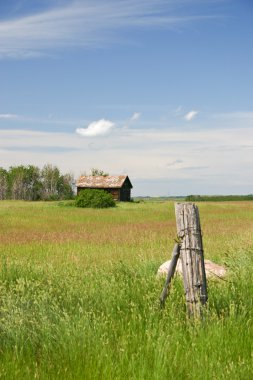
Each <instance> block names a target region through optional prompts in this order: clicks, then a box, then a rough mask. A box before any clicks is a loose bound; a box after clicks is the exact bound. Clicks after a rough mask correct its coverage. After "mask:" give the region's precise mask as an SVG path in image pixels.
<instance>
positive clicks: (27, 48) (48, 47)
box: [0, 0, 213, 58]
mask: <svg viewBox="0 0 253 380" xmlns="http://www.w3.org/2000/svg"><path fill="white" fill-rule="evenodd" d="M177 3H178V1H176V0H171V1H169V2H168V1H164V0H149V1H146V0H138V1H134V0H128V1H116V0H110V1H101V0H86V1H74V0H72V1H69V2H68V4H67V5H64V6H62V7H57V8H52V9H49V10H46V11H43V12H41V13H36V14H32V15H31V14H30V15H26V16H22V17H19V18H15V19H11V20H10V19H8V20H5V21H3V19H2V20H1V21H0V57H2V58H6V57H8V58H31V57H40V56H41V55H45V54H46V55H48V54H49V55H50V54H51V53H52V54H55V51H56V50H57V49H62V48H65V47H71V48H73V47H77V46H79V47H80V46H81V47H90V46H92V47H94V46H95V47H97V46H101V45H103V46H104V44H105V43H108V42H113V41H114V42H115V40H116V39H119V37H118V36H119V32H120V31H121V30H124V29H126V28H150V27H156V28H159V27H167V28H172V27H173V28H174V27H175V26H178V25H181V26H182V25H185V24H187V23H189V22H194V21H196V20H202V19H206V18H213V16H210V15H208V14H207V13H206V14H207V15H205V14H204V15H200V16H199V15H198V14H195V15H194V10H192V12H191V14H190V15H189V14H183V15H182V14H180V13H179V12H180V6H179V7H178V8H177ZM207 3H212V0H210V1H207ZM193 4H194V1H193ZM177 9H178V10H179V11H177ZM209 11H210V10H209ZM115 32H117V33H115Z"/></svg>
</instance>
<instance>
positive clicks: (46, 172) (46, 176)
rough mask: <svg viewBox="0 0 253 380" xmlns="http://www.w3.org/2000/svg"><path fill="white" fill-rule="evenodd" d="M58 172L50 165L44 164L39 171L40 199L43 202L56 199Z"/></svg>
mask: <svg viewBox="0 0 253 380" xmlns="http://www.w3.org/2000/svg"><path fill="white" fill-rule="evenodd" d="M59 179H60V170H59V169H58V168H57V167H56V166H53V165H51V164H46V165H45V166H44V167H43V169H42V171H41V181H42V198H43V199H45V200H50V199H51V200H53V199H58V183H59Z"/></svg>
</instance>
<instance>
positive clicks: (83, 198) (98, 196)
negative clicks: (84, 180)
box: [75, 189, 116, 208]
mask: <svg viewBox="0 0 253 380" xmlns="http://www.w3.org/2000/svg"><path fill="white" fill-rule="evenodd" d="M75 205H76V207H84V208H87V207H92V208H106V207H115V206H116V203H115V201H114V200H113V198H112V195H111V194H110V193H107V192H106V191H104V190H98V189H86V190H81V191H80V193H79V195H78V196H77V197H76V200H75Z"/></svg>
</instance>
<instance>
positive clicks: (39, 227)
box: [0, 201, 253, 380]
mask: <svg viewBox="0 0 253 380" xmlns="http://www.w3.org/2000/svg"><path fill="white" fill-rule="evenodd" d="M199 211H200V217H201V224H202V230H203V243H204V249H205V258H207V259H211V260H213V261H215V262H217V263H220V264H223V265H227V267H228V270H229V275H228V277H227V278H226V280H224V281H221V280H212V281H209V282H208V291H209V301H208V307H207V308H206V311H205V315H204V318H203V320H202V321H201V322H199V323H194V322H192V321H190V320H188V318H187V316H186V312H185V303H184V292H183V288H182V283H181V280H180V278H175V280H174V281H173V284H172V290H171V293H170V296H169V298H168V300H167V302H166V306H165V309H164V310H160V308H159V302H158V300H159V296H160V293H161V290H162V287H163V282H164V280H163V279H159V278H157V277H156V271H157V269H158V267H159V265H160V264H161V263H162V262H164V261H166V260H168V259H169V258H170V254H171V251H172V248H173V245H174V239H175V238H176V227H175V216H174V204H173V202H166V201H164V202H159V203H158V202H156V203H155V202H150V201H149V202H141V203H129V204H120V205H119V206H118V207H117V208H115V209H108V210H91V209H77V208H74V207H68V206H67V205H65V204H59V203H57V202H37V203H36V202H22V201H1V203H0V228H1V229H0V231H1V234H0V257H1V261H0V265H1V271H0V379H11V380H13V379H19V380H21V379H26V380H27V379H90V380H91V379H92V380H94V379H99V380H101V379H115V380H116V379H136V380H137V379H145V380H147V379H150V380H151V379H152V380H160V379H194V380H198V379H243V380H244V379H245V380H247V379H252V378H253V351H252V342H253V296H252V295H253V202H251V201H247V202H227V203H225V202H219V203H211V202H209V203H208V202H201V203H200V204H199Z"/></svg>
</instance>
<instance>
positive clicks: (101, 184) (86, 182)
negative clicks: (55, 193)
mask: <svg viewBox="0 0 253 380" xmlns="http://www.w3.org/2000/svg"><path fill="white" fill-rule="evenodd" d="M126 180H127V181H128V182H129V185H130V187H131V188H132V187H133V186H132V184H131V182H130V180H129V178H128V176H127V175H107V176H92V175H88V176H82V177H80V178H79V179H78V180H77V183H76V186H77V187H84V188H85V187H87V188H98V189H108V188H113V189H115V188H121V187H122V186H123V185H124V183H125V181H126Z"/></svg>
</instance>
